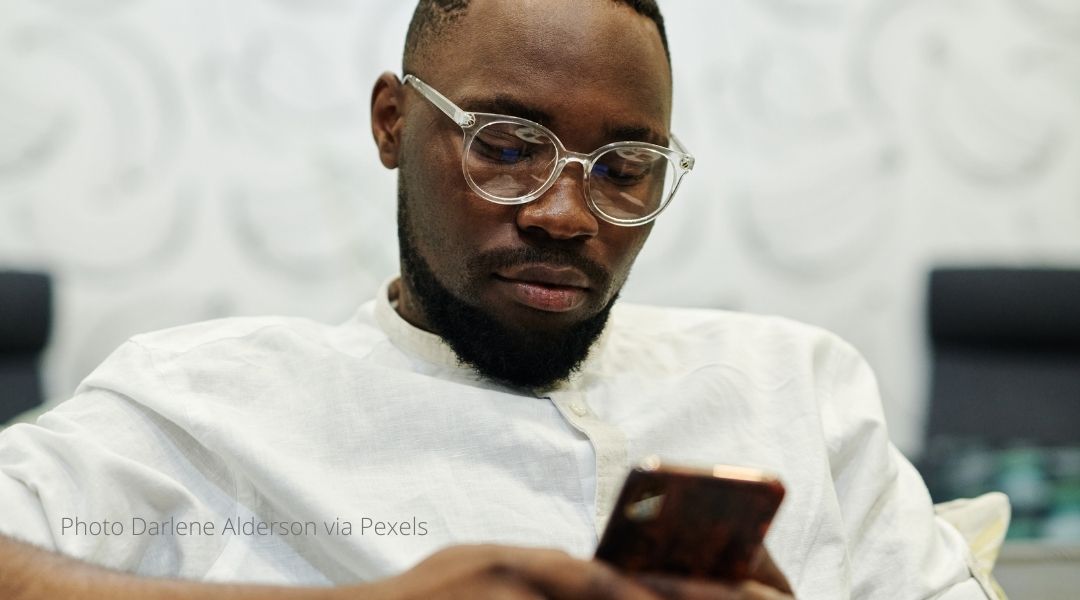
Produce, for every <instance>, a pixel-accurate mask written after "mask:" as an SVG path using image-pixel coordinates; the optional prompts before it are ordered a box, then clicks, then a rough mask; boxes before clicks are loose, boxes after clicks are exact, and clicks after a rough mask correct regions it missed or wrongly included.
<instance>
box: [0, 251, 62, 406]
mask: <svg viewBox="0 0 1080 600" xmlns="http://www.w3.org/2000/svg"><path fill="white" fill-rule="evenodd" d="M51 321H52V286H51V284H50V279H49V277H48V276H47V275H42V274H39V273H15V272H4V271H0V424H2V423H4V422H5V421H7V420H8V419H10V418H12V417H14V416H15V415H17V414H19V413H21V412H23V411H26V410H29V409H31V408H34V407H36V406H38V405H40V404H41V402H42V399H43V398H42V387H41V373H40V359H41V352H42V351H43V350H44V349H45V345H46V344H47V343H48V341H49V330H50V328H51V324H52V323H51Z"/></svg>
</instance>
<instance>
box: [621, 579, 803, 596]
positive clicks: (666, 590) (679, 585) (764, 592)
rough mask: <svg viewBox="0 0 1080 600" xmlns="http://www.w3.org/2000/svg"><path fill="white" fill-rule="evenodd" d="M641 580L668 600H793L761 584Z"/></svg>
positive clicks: (753, 582)
mask: <svg viewBox="0 0 1080 600" xmlns="http://www.w3.org/2000/svg"><path fill="white" fill-rule="evenodd" d="M639 580H640V581H641V582H642V583H644V584H645V585H647V586H648V587H649V588H650V589H652V590H653V591H655V592H656V593H657V594H659V595H660V596H661V597H662V598H664V599H665V600H793V597H792V596H790V595H789V594H786V593H784V592H781V591H780V590H777V589H776V588H773V587H770V586H768V585H765V584H763V583H760V582H758V581H745V582H742V583H739V584H726V583H720V582H716V581H704V580H693V579H681V578H673V577H664V576H658V575H644V576H641V577H640V578H639Z"/></svg>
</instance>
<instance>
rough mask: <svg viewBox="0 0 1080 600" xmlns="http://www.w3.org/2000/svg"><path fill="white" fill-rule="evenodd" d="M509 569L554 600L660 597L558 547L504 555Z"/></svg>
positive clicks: (614, 572)
mask: <svg viewBox="0 0 1080 600" xmlns="http://www.w3.org/2000/svg"><path fill="white" fill-rule="evenodd" d="M503 561H504V564H505V565H506V566H507V567H508V569H509V570H510V572H512V573H516V574H517V575H518V576H520V577H522V578H524V580H525V581H527V582H528V583H529V584H531V585H532V586H534V588H535V589H537V590H539V591H540V592H542V593H543V594H545V595H546V596H547V597H549V598H551V599H552V600H571V599H573V600H661V598H660V597H659V596H657V595H656V594H655V593H653V592H652V591H651V590H649V589H648V588H647V587H645V586H644V585H641V584H640V583H638V582H636V581H634V580H632V579H631V578H629V577H626V576H624V575H620V574H619V573H618V572H616V571H615V570H614V569H612V568H611V567H609V566H607V565H605V564H603V563H600V562H596V561H587V560H580V559H576V558H573V557H572V556H570V555H568V554H566V553H565V552H560V551H557V550H529V551H522V552H514V553H510V554H507V555H505V556H504V557H503Z"/></svg>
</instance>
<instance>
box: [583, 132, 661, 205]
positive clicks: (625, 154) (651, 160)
mask: <svg viewBox="0 0 1080 600" xmlns="http://www.w3.org/2000/svg"><path fill="white" fill-rule="evenodd" d="M674 185H675V165H674V164H673V163H672V162H671V161H670V160H669V159H668V157H667V156H665V155H664V154H662V153H660V152H657V151H656V150H652V149H649V148H639V147H625V148H616V149H613V150H610V151H608V152H606V153H604V154H603V155H601V156H599V157H598V158H597V159H596V162H595V164H594V165H593V168H592V171H591V172H590V174H589V194H590V198H591V200H592V202H593V204H594V205H595V206H596V208H597V210H599V211H600V212H602V213H604V214H605V215H607V216H609V217H611V218H614V219H619V220H624V221H626V220H634V219H640V218H643V217H648V216H650V215H652V214H654V213H656V212H657V211H659V210H660V209H661V208H663V206H664V203H666V202H667V200H668V199H669V198H670V197H671V192H672V188H673V187H674Z"/></svg>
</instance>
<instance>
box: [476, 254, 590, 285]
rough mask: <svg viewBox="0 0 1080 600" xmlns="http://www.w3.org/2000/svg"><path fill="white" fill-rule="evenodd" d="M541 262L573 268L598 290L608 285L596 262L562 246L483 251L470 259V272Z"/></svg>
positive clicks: (487, 271)
mask: <svg viewBox="0 0 1080 600" xmlns="http://www.w3.org/2000/svg"><path fill="white" fill-rule="evenodd" d="M536 263H544V264H548V265H554V266H559V267H573V268H575V269H577V270H579V271H581V272H582V273H584V274H585V275H586V276H587V277H588V278H589V280H591V281H593V282H594V283H596V284H599V285H600V287H607V285H608V284H609V283H611V273H610V272H608V270H607V269H605V268H604V267H602V266H600V264H599V263H597V262H596V261H594V260H592V259H590V258H588V257H586V256H582V255H581V254H579V253H577V252H574V251H573V250H571V249H569V248H565V247H561V246H551V247H535V246H522V247H520V248H497V249H495V250H488V251H487V252H482V253H480V254H478V255H476V256H474V257H473V258H472V259H470V260H469V270H470V272H471V273H473V274H474V275H479V276H483V275H486V274H488V273H491V272H492V271H498V270H499V269H506V268H509V267H515V266H518V265H527V264H536Z"/></svg>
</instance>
